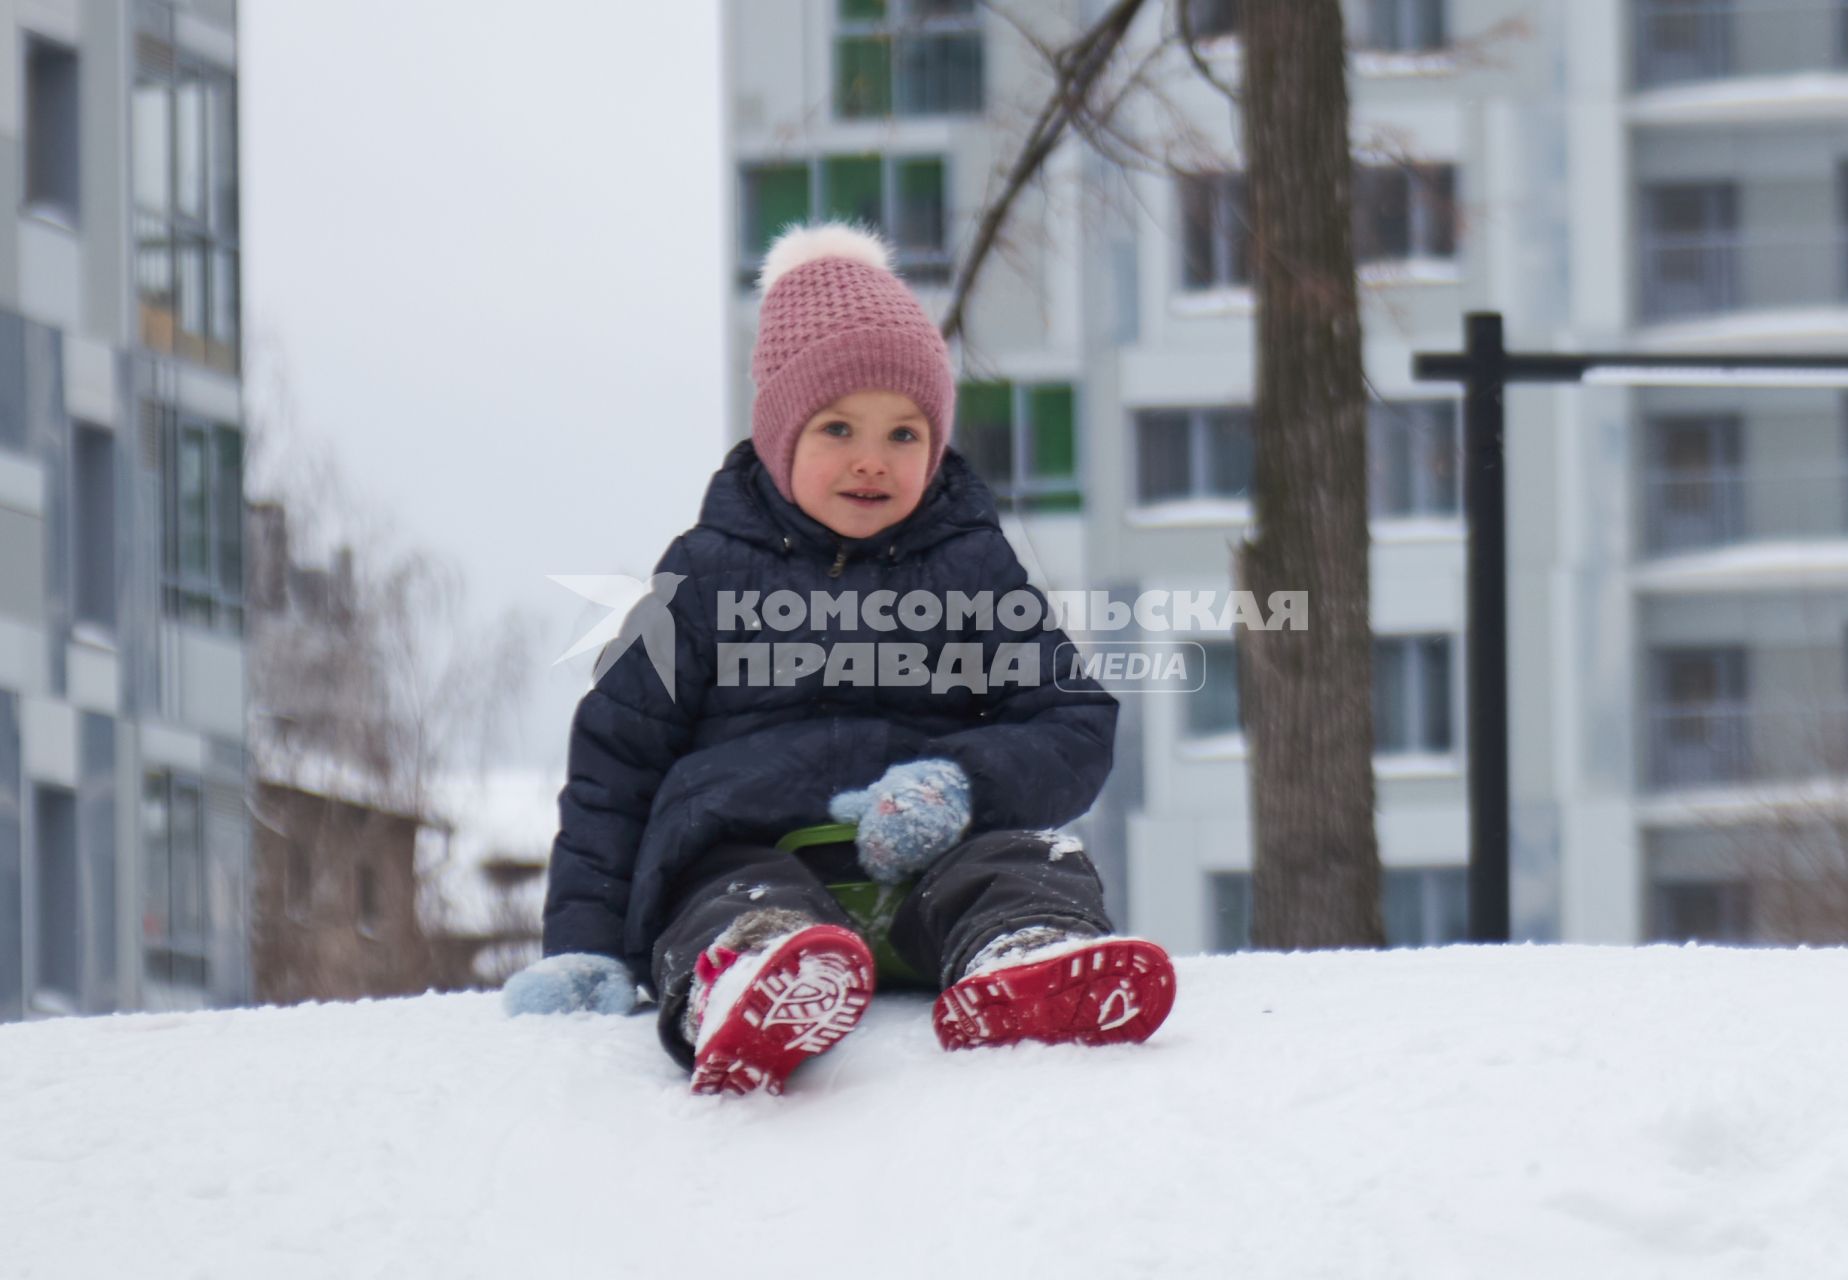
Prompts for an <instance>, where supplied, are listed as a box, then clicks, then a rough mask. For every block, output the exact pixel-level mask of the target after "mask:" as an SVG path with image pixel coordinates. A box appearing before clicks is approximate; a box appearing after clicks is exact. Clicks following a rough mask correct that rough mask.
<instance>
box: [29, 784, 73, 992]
mask: <svg viewBox="0 0 1848 1280" xmlns="http://www.w3.org/2000/svg"><path fill="white" fill-rule="evenodd" d="M33 791H34V793H35V795H34V799H33V808H34V816H35V819H36V830H37V834H38V841H37V843H38V877H37V883H38V892H37V897H38V909H37V912H36V915H37V919H38V977H37V987H38V990H39V991H41V992H47V993H53V994H55V996H56V997H58V998H60V999H61V1000H62V1001H63V1002H64V1003H65V1004H66V1005H67V1006H68V1007H69V1008H70V1010H71V1011H72V1012H75V1011H76V1008H77V1002H78V1000H79V999H80V998H81V997H82V995H83V988H82V983H83V977H82V973H81V971H80V968H79V965H80V959H79V957H80V954H81V945H82V941H83V912H82V910H81V906H80V899H79V897H78V893H79V888H78V886H79V884H80V882H81V878H80V877H79V875H78V873H77V797H76V796H75V795H74V794H73V793H72V792H70V791H68V790H66V789H65V788H63V787H42V786H41V787H34V788H33Z"/></svg>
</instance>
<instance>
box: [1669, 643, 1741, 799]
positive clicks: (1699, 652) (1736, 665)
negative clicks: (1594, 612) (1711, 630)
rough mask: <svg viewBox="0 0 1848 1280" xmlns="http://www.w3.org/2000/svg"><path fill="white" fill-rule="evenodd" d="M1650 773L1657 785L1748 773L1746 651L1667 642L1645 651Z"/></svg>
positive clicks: (1719, 780) (1728, 779) (1701, 781)
mask: <svg viewBox="0 0 1848 1280" xmlns="http://www.w3.org/2000/svg"><path fill="white" fill-rule="evenodd" d="M1649 665H1650V672H1649V679H1650V696H1651V701H1650V710H1649V719H1650V724H1649V748H1650V777H1651V779H1652V780H1653V781H1654V783H1655V784H1656V785H1657V786H1659V787H1679V786H1699V785H1703V784H1713V783H1722V782H1739V781H1743V780H1745V779H1746V778H1748V777H1750V776H1751V732H1750V729H1751V726H1750V718H1749V713H1748V707H1747V702H1746V697H1747V679H1746V677H1747V669H1746V660H1745V650H1744V649H1743V648H1740V647H1738V646H1717V647H1707V648H1701V647H1679V646H1678V647H1669V648H1661V649H1657V650H1655V651H1654V652H1653V653H1652V654H1651V655H1650V664H1649Z"/></svg>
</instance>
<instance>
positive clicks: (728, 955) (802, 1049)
mask: <svg viewBox="0 0 1848 1280" xmlns="http://www.w3.org/2000/svg"><path fill="white" fill-rule="evenodd" d="M694 991H695V995H694V1000H695V1007H696V1008H697V1010H698V1020H697V1022H698V1036H697V1038H696V1039H695V1041H694V1045H693V1092H694V1093H750V1092H752V1091H753V1090H756V1089H762V1090H764V1091H765V1092H767V1093H781V1092H783V1081H784V1080H785V1079H787V1078H788V1076H789V1073H790V1072H791V1071H794V1070H795V1069H796V1068H797V1067H798V1066H799V1065H801V1063H802V1062H803V1060H804V1059H807V1058H812V1057H814V1056H815V1055H816V1054H818V1053H821V1052H822V1051H823V1050H825V1049H830V1048H832V1047H833V1046H834V1044H835V1042H836V1041H838V1040H839V1039H840V1038H841V1037H842V1036H844V1035H846V1034H847V1033H848V1032H849V1031H852V1030H853V1028H854V1024H855V1023H857V1022H859V1020H860V1015H861V1014H863V1013H865V1012H866V1006H867V1004H868V1002H869V1001H871V1000H872V998H873V956H872V952H870V951H868V950H867V947H866V944H865V943H864V942H862V941H861V940H860V938H859V936H858V935H857V934H855V933H854V932H853V931H852V930H849V929H843V928H841V927H839V926H838V925H831V924H817V925H810V926H809V927H808V928H806V929H802V930H800V931H799V932H796V933H791V934H787V935H785V936H783V937H781V938H776V939H773V940H771V941H770V942H769V943H767V944H766V945H765V946H764V947H763V948H762V949H761V950H758V951H748V952H743V953H740V952H737V951H731V950H728V949H726V948H724V947H721V946H717V945H715V946H713V947H711V948H709V949H707V950H706V951H704V952H702V953H701V954H700V957H699V961H698V963H697V965H696V967H695V986H694Z"/></svg>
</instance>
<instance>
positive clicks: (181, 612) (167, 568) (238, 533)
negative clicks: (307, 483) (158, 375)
mask: <svg viewBox="0 0 1848 1280" xmlns="http://www.w3.org/2000/svg"><path fill="white" fill-rule="evenodd" d="M143 405H144V409H151V410H152V412H153V413H154V414H155V415H156V418H157V421H158V426H157V430H158V432H159V440H160V472H161V477H160V479H161V513H160V519H161V613H162V616H163V617H168V618H174V619H177V620H179V621H181V622H185V623H189V624H192V625H196V626H203V627H206V628H209V629H213V630H218V631H223V632H226V633H228V634H231V635H242V634H243V631H244V623H245V616H244V609H245V600H244V581H243V577H244V567H245V566H244V556H245V549H244V545H243V538H244V529H243V508H244V493H243V487H244V470H243V458H244V449H243V431H242V430H241V429H240V428H239V427H237V426H236V425H235V424H232V423H223V422H213V421H211V420H209V419H206V418H202V417H198V416H195V415H192V414H187V413H182V412H180V411H179V410H178V409H176V408H175V407H173V406H171V405H167V404H162V403H160V402H158V401H152V400H149V401H144V402H143ZM195 441H196V442H198V443H199V445H200V446H202V450H201V456H202V458H203V471H202V476H203V491H202V492H201V493H200V494H199V496H198V498H197V499H196V501H197V503H198V505H199V507H200V508H201V516H202V518H203V528H202V529H201V530H200V531H199V532H200V534H201V535H202V536H203V539H204V545H203V563H202V564H201V565H198V566H194V565H190V564H188V563H187V559H188V555H187V549H186V547H185V545H184V543H185V541H186V540H187V538H188V535H189V530H188V529H187V527H186V526H187V515H186V507H187V505H188V501H189V499H188V495H187V494H186V493H185V492H183V489H184V488H185V487H186V477H185V475H184V474H183V472H184V466H183V462H184V457H185V453H186V450H187V449H188V447H189V446H190V445H191V444H192V443H193V442H195ZM233 443H234V444H235V446H236V477H235V483H233V482H232V480H231V478H230V477H228V476H227V474H226V471H225V468H224V462H225V449H226V446H227V445H228V444H233ZM233 565H234V566H235V569H236V573H235V577H233V576H232V573H231V566H233Z"/></svg>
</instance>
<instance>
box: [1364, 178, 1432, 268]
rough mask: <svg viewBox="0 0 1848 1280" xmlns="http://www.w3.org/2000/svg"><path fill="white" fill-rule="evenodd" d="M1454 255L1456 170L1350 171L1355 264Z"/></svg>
mask: <svg viewBox="0 0 1848 1280" xmlns="http://www.w3.org/2000/svg"><path fill="white" fill-rule="evenodd" d="M1456 256H1457V169H1456V166H1455V165H1451V164H1428V165H1385V166H1370V165H1356V166H1355V167H1354V262H1355V265H1357V266H1365V265H1367V264H1368V263H1371V262H1396V261H1402V260H1404V259H1407V258H1455V257H1456Z"/></svg>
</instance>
